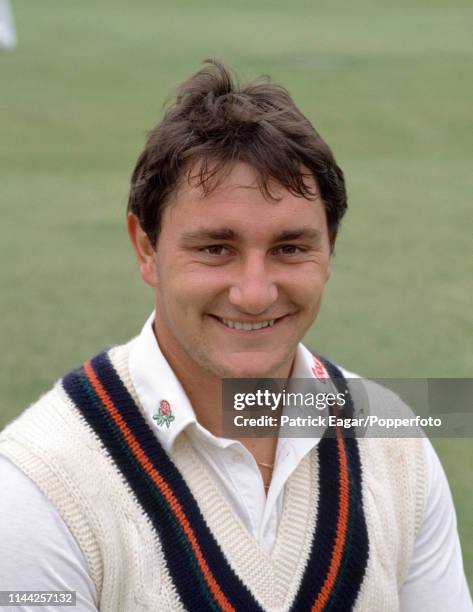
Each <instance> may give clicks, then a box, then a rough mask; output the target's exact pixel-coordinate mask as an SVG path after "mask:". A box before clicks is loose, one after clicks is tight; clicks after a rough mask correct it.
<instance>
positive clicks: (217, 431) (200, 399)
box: [153, 322, 292, 464]
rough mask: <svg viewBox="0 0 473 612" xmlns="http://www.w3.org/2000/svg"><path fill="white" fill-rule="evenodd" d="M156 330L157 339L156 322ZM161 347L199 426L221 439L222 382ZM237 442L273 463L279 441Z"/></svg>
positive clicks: (280, 375)
mask: <svg viewBox="0 0 473 612" xmlns="http://www.w3.org/2000/svg"><path fill="white" fill-rule="evenodd" d="M153 329H154V335H155V337H156V339H158V333H157V328H156V322H155V324H154V325H153ZM158 343H159V346H160V349H161V352H162V353H163V355H164V357H165V358H166V360H167V362H168V363H169V365H170V367H171V368H172V370H173V371H174V374H175V375H176V377H177V378H178V380H179V382H180V383H181V385H182V387H183V389H184V391H185V393H186V395H187V397H188V398H189V401H190V403H191V405H192V408H193V410H194V412H195V416H196V419H197V421H198V422H199V424H200V425H201V426H202V427H204V428H205V429H207V431H209V432H210V433H212V434H213V435H215V436H218V437H222V436H223V417H222V401H221V399H222V379H221V378H220V377H218V376H216V375H214V374H212V373H211V372H209V371H206V370H204V369H203V368H201V367H199V366H198V365H197V364H196V363H195V362H194V361H193V360H192V359H191V358H190V357H189V355H187V353H185V351H173V350H170V348H169V346H167V345H166V343H165V342H163V343H160V342H159V341H158ZM291 371H292V365H291V367H290V368H287V367H286V368H285V371H284V372H282V371H281V372H278V373H277V375H275V376H274V378H288V377H289V376H290V373H291ZM235 439H236V440H239V441H240V442H241V443H242V444H243V445H244V446H245V447H246V448H247V449H248V450H249V451H250V452H251V454H252V455H253V456H254V457H255V460H256V461H257V462H264V463H270V464H272V463H274V457H275V450H276V445H277V437H271V438H269V437H266V438H255V437H251V438H244V437H239V438H235Z"/></svg>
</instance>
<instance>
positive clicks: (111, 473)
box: [0, 345, 426, 612]
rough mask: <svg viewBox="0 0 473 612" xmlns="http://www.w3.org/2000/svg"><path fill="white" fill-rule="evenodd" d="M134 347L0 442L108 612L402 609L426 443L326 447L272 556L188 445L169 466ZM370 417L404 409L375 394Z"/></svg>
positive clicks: (92, 365) (291, 505)
mask: <svg viewBox="0 0 473 612" xmlns="http://www.w3.org/2000/svg"><path fill="white" fill-rule="evenodd" d="M129 346H130V345H125V346H121V347H116V348H114V349H111V350H110V351H109V352H108V354H106V353H103V354H101V355H99V356H98V357H96V358H94V359H93V360H91V361H89V362H87V364H85V366H84V367H83V368H81V369H79V370H77V371H75V372H73V373H71V374H70V375H68V376H67V377H65V378H64V379H63V381H60V382H59V383H58V384H57V385H56V386H55V387H54V389H53V390H51V391H50V392H49V393H48V394H46V395H45V396H43V397H42V398H41V399H40V400H39V401H38V402H37V403H36V404H34V405H33V406H32V407H30V408H29V409H28V410H27V411H25V412H24V413H23V414H22V415H21V416H20V417H18V418H17V419H16V420H15V421H14V422H13V423H11V424H10V425H9V426H8V427H7V428H6V429H5V430H4V431H3V432H2V433H1V435H0V453H2V454H3V455H5V456H6V457H8V458H9V459H10V460H11V461H13V462H14V463H15V464H16V465H18V466H19V467H20V468H21V469H22V470H23V471H24V472H25V473H26V474H27V475H28V476H29V477H30V478H31V479H32V480H34V481H35V482H36V484H37V485H38V486H39V488H40V489H41V490H42V491H43V492H44V493H45V494H46V496H47V497H48V498H49V499H50V500H51V501H52V503H53V504H54V505H55V506H56V508H57V509H58V511H59V512H60V514H61V516H62V517H63V519H64V521H65V522H66V524H67V525H68V527H69V529H70V531H71V532H72V534H73V535H74V537H75V538H76V540H77V542H78V544H79V546H80V548H81V550H82V552H83V554H84V556H85V559H86V561H87V563H88V565H89V571H90V575H91V577H92V579H93V581H94V583H95V585H96V590H97V597H98V607H99V609H100V610H102V611H107V612H108V611H110V612H121V611H123V612H134V611H141V610H159V611H160V612H161V611H175V610H176V611H177V610H192V611H194V610H236V611H238V612H252V611H254V612H256V611H260V610H267V611H271V612H283V611H290V610H291V611H293V612H302V611H305V610H310V609H312V610H334V611H340V612H342V611H345V610H352V609H353V610H357V611H363V612H366V611H367V612H371V611H372V612H384V611H386V612H388V611H395V610H398V609H399V598H398V594H399V589H400V586H401V584H402V582H403V580H404V579H405V577H406V575H407V571H408V568H409V563H410V559H411V556H412V551H413V546H414V540H415V535H416V533H417V530H418V529H419V526H420V523H421V520H422V514H423V510H424V504H425V496H426V484H425V464H424V457H423V449H422V444H421V440H418V439H402V440H395V439H394V440H390V439H362V440H355V439H342V438H341V437H336V438H328V437H324V438H323V439H322V440H321V442H320V443H319V445H318V446H317V447H316V448H315V449H314V450H313V451H312V452H311V453H310V454H309V455H308V456H306V457H305V458H304V459H303V460H302V461H301V463H300V464H299V466H298V468H297V469H296V470H295V472H294V473H293V474H292V476H291V477H290V479H289V481H288V482H287V484H286V487H285V493H284V506H283V512H282V517H281V521H280V525H279V529H278V534H277V538H276V543H275V546H274V548H273V550H272V552H271V554H270V555H267V554H266V553H265V552H264V551H263V550H262V549H261V547H260V546H259V545H258V543H257V542H256V541H255V539H254V538H253V537H252V535H251V534H250V533H249V532H248V531H247V530H246V529H245V527H244V526H243V524H242V523H241V522H240V520H239V518H238V517H237V516H236V515H235V514H234V512H233V510H232V509H231V507H230V506H229V505H228V503H227V501H226V500H225V499H224V498H223V496H222V494H221V493H220V491H219V490H218V488H217V486H216V485H215V483H214V481H213V480H212V478H211V476H210V475H209V474H208V473H207V471H206V469H205V467H204V465H203V463H202V462H201V461H200V459H199V456H198V455H197V453H196V452H195V451H194V449H193V447H192V446H191V444H190V443H189V441H188V439H187V436H186V434H185V433H183V434H182V435H181V436H180V437H179V438H178V440H177V441H176V444H175V446H174V448H173V451H172V455H171V457H168V456H167V455H166V453H165V452H164V450H163V449H162V447H161V446H160V445H159V443H158V441H157V439H156V438H155V436H154V434H153V432H152V431H151V430H150V429H149V427H148V425H147V424H146V423H145V421H144V419H143V416H142V414H141V411H142V409H141V407H140V405H139V401H138V397H137V395H136V392H135V390H134V388H133V385H132V382H131V378H130V374H129V370H128V353H129ZM366 390H367V392H368V394H369V399H370V403H372V405H376V404H378V403H379V404H382V406H383V409H385V410H386V411H387V412H389V409H390V406H391V407H394V404H396V405H398V404H399V399H398V398H397V397H396V396H395V395H393V394H392V393H390V392H388V391H386V390H385V389H383V388H381V387H379V386H377V385H374V384H371V383H368V384H367V388H366Z"/></svg>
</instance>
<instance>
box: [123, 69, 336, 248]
mask: <svg viewBox="0 0 473 612" xmlns="http://www.w3.org/2000/svg"><path fill="white" fill-rule="evenodd" d="M234 162H244V163H247V164H249V165H250V166H251V167H252V168H254V169H255V170H256V172H257V175H258V177H259V186H260V189H261V190H262V192H263V193H264V195H265V196H266V197H268V198H273V196H272V194H271V192H270V188H269V184H270V182H271V181H276V182H277V183H279V184H280V185H282V186H283V187H285V188H286V189H287V190H288V191H290V192H291V193H292V194H294V195H297V196H302V197H305V198H308V199H314V198H315V197H316V195H317V194H316V193H315V192H314V190H313V187H312V186H311V183H310V182H309V181H307V180H304V179H305V178H306V177H307V176H308V175H307V171H308V172H309V175H312V176H313V177H314V178H315V180H316V183H317V185H318V188H319V191H320V195H321V197H322V200H323V204H324V207H325V212H326V216H327V222H328V230H329V237H330V244H331V248H332V250H333V246H334V243H335V238H336V236H337V232H338V229H339V225H340V221H341V219H342V217H343V215H344V214H345V211H346V208H347V195H346V189H345V181H344V177H343V172H342V170H341V169H340V168H339V166H338V165H337V163H336V161H335V158H334V156H333V154H332V151H331V150H330V147H329V146H328V145H327V144H326V143H325V142H324V140H323V139H322V138H321V137H320V135H319V134H318V133H317V131H316V130H315V129H314V127H313V126H312V124H311V123H310V121H309V120H308V119H307V118H306V117H305V116H304V115H303V114H302V113H301V111H300V110H299V109H298V108H297V106H296V105H295V104H294V102H293V100H292V98H291V96H290V95H289V93H288V91H287V90H286V89H284V87H282V86H281V85H278V84H275V83H273V82H271V81H270V79H269V78H268V77H264V78H260V79H258V80H257V81H254V82H252V83H250V84H248V85H246V86H244V87H243V86H240V85H239V83H238V82H237V80H236V79H234V78H233V77H232V75H231V74H230V72H229V70H228V69H227V68H226V67H225V65H224V64H223V63H222V62H220V61H218V60H215V59H208V60H206V61H205V63H204V67H203V68H202V69H201V70H199V72H197V73H196V74H194V75H193V76H192V77H190V78H189V79H188V80H187V81H184V82H183V83H182V84H181V85H180V86H179V87H178V90H177V97H176V101H175V103H174V104H173V105H172V106H170V107H169V108H168V110H167V111H166V112H165V114H164V117H163V119H162V121H161V122H160V123H159V124H158V125H157V126H156V127H155V128H154V129H153V130H151V132H150V133H149V135H148V139H147V142H146V145H145V147H144V150H143V152H142V153H141V155H140V157H139V158H138V161H137V163H136V166H135V169H134V171H133V175H132V178H131V188H130V194H129V199H128V211H129V212H132V213H133V214H134V215H136V217H138V219H139V222H140V225H141V227H142V228H143V230H144V231H145V232H146V234H147V236H148V237H149V239H150V241H151V243H152V244H153V245H156V243H157V240H158V237H159V232H160V225H161V218H162V214H163V210H164V208H165V206H166V205H167V204H168V202H169V200H170V196H172V194H173V193H174V192H175V191H176V189H177V188H178V187H179V185H180V182H181V181H182V180H183V178H184V177H185V176H187V179H188V180H190V179H191V178H192V179H193V180H194V179H195V180H197V182H198V185H199V186H200V187H202V189H203V191H204V194H207V193H209V192H210V191H211V190H212V189H214V188H215V186H216V185H217V184H218V180H219V177H220V176H221V175H222V170H225V169H228V168H229V167H230V166H231V164H232V163H234ZM196 168H197V170H196ZM194 171H195V172H194ZM193 172H194V174H192V175H191V173H193ZM273 199H276V198H273Z"/></svg>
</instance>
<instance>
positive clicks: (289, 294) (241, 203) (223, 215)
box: [155, 164, 330, 379]
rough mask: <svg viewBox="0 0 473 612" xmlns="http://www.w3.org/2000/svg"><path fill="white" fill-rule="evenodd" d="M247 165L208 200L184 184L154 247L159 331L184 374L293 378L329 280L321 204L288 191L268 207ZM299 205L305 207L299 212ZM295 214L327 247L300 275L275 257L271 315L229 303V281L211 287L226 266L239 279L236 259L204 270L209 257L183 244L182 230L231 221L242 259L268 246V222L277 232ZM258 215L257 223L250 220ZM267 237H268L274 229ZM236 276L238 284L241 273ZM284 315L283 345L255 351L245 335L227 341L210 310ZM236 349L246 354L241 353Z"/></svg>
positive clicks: (166, 350) (232, 315) (163, 347)
mask: <svg viewBox="0 0 473 612" xmlns="http://www.w3.org/2000/svg"><path fill="white" fill-rule="evenodd" d="M238 166H239V167H238ZM242 166H243V165H241V164H240V165H237V167H236V170H235V171H232V172H230V173H229V175H228V177H227V178H226V179H225V181H224V184H222V185H221V186H220V187H219V188H217V189H216V190H215V191H214V193H213V194H210V196H209V197H207V198H202V196H200V197H197V196H196V193H195V192H192V187H191V186H189V185H188V186H185V185H184V186H183V187H181V190H180V192H179V194H178V196H177V198H176V200H175V202H174V203H173V204H172V205H171V207H170V208H169V209H168V210H166V211H165V214H164V215H163V227H162V232H161V236H160V239H159V242H158V248H157V251H156V272H157V285H156V321H155V334H156V336H157V338H158V342H159V344H160V347H161V350H162V351H163V353H164V355H165V357H166V358H167V359H168V361H169V363H170V364H171V366H172V367H173V369H175V370H176V369H179V370H180V372H181V374H183V375H184V376H185V375H190V376H192V377H193V378H196V379H198V378H199V375H201V376H207V377H215V378H217V379H221V378H232V377H235V376H236V377H241V378H253V377H268V378H273V377H274V378H283V377H286V376H288V375H289V373H290V370H291V367H292V363H293V360H294V355H295V350H296V347H297V344H298V342H299V341H300V339H301V338H302V336H303V335H304V334H305V332H306V331H307V330H308V329H309V327H310V325H311V324H312V322H313V321H314V319H315V318H316V316H317V314H318V311H319V307H320V303H321V296H322V291H323V285H324V284H325V281H326V279H327V278H323V277H324V274H325V272H324V270H323V269H322V268H324V266H325V267H327V265H328V264H327V261H328V260H329V258H330V256H329V250H330V249H329V245H328V232H327V227H326V220H325V213H324V211H323V205H322V203H321V202H318V203H317V202H310V203H308V201H307V200H304V199H299V198H294V196H290V194H287V192H286V194H284V192H283V194H284V195H285V198H286V199H283V201H282V204H280V203H279V204H278V203H271V204H268V202H267V201H266V202H265V201H264V198H263V196H262V194H261V192H260V191H259V190H257V192H255V189H254V186H255V176H254V173H253V174H252V173H251V169H248V168H247V167H246V168H245V167H242ZM301 200H302V201H301ZM316 206H319V207H320V208H319V209H318V210H316V212H317V214H316V215H315V214H314V211H313V210H312V209H311V207H316ZM300 210H301V211H302V212H300V213H299V211H300ZM294 213H298V214H300V216H301V219H302V221H303V222H304V223H306V224H309V225H310V224H312V225H313V226H317V227H318V229H319V230H320V232H321V233H323V234H324V240H325V242H326V244H325V243H324V247H323V249H322V248H320V249H319V251H317V252H316V253H315V255H314V257H313V261H312V262H311V261H310V258H309V259H308V261H307V262H305V264H304V265H305V267H304V271H305V276H304V277H301V272H300V271H299V272H298V270H300V266H298V265H297V264H296V265H295V266H293V267H292V268H290V267H289V265H288V263H289V262H285V261H282V262H279V260H277V261H276V263H278V266H279V267H278V266H275V264H273V267H274V266H275V268H274V269H276V268H277V270H279V269H280V270H281V272H278V274H279V276H278V282H279V284H280V285H281V286H282V288H281V287H280V288H279V289H278V291H279V292H280V293H279V297H278V302H277V303H276V304H275V305H269V306H268V311H267V313H266V314H265V313H264V312H262V313H256V312H252V313H250V312H249V309H246V308H245V305H244V304H235V303H231V302H230V300H229V298H228V286H226V285H225V283H223V284H221V287H220V286H218V283H214V284H212V282H213V281H212V278H216V277H218V275H219V274H220V270H228V277H229V279H230V278H234V277H235V278H237V277H236V276H235V271H234V270H235V266H236V264H235V263H234V262H233V261H232V260H231V259H230V260H229V261H228V262H225V266H226V267H225V266H223V265H222V266H219V265H218V266H215V265H214V264H213V262H212V265H208V266H207V267H206V263H207V262H205V261H204V263H202V262H201V261H200V260H199V258H197V260H195V259H196V258H195V257H194V256H193V255H192V250H191V249H189V251H188V252H185V251H183V250H182V249H180V248H179V246H178V242H179V236H180V232H181V230H182V231H183V230H184V229H187V230H192V229H195V228H196V227H201V226H209V227H219V226H228V225H232V224H233V227H235V228H236V230H237V231H239V232H240V233H241V235H242V236H243V237H244V240H243V241H242V243H241V244H240V243H237V244H236V245H235V246H233V245H232V246H231V248H232V249H233V248H234V251H235V253H237V254H238V256H239V257H240V256H243V254H244V253H245V249H250V250H251V249H253V251H254V250H255V249H256V248H258V249H259V248H260V247H261V245H266V242H265V241H266V239H267V236H266V234H265V231H266V230H265V229H264V228H265V226H266V225H268V228H269V225H271V224H272V225H271V231H273V230H274V229H277V228H279V229H287V227H288V226H289V225H290V224H291V223H292V225H294V221H293V220H294ZM252 215H253V217H254V223H253V224H251V223H250V224H249V223H248V220H249V219H252ZM302 221H301V222H302ZM258 226H261V227H263V231H262V233H261V232H260V233H258V232H255V227H258ZM267 235H268V236H270V232H269V229H268V232H267ZM258 241H259V242H258ZM248 245H249V246H248ZM264 249H266V246H264V248H263V247H261V251H264ZM322 251H323V252H322ZM314 252H315V251H314ZM272 269H273V268H272ZM288 271H289V272H288ZM311 272H312V273H313V278H312V277H311ZM232 275H233V276H232ZM291 275H292V277H293V278H292V279H291ZM294 278H296V280H294ZM281 279H282V280H281ZM301 279H302V282H301ZM308 279H309V280H308ZM237 280H238V282H240V279H239V278H238V279H237ZM199 283H200V285H202V287H203V289H202V287H200V286H199ZM291 283H292V284H291ZM311 284H312V286H311ZM286 285H287V286H286ZM304 285H305V286H304ZM206 287H207V289H206ZM206 290H207V292H208V295H206V293H205V292H206ZM281 296H282V297H281ZM286 312H287V313H291V316H292V319H290V324H289V323H288V324H287V325H288V327H287V329H286V330H285V331H284V333H283V334H282V335H281V336H280V337H281V339H282V341H281V343H280V344H278V345H277V346H276V345H274V344H273V345H271V344H267V345H265V344H264V343H263V344H262V349H263V350H256V349H258V346H255V345H251V344H247V343H246V342H245V341H244V340H241V339H240V341H239V340H238V339H235V336H232V335H231V334H230V333H229V335H228V341H226V340H227V338H226V332H225V330H224V329H223V330H220V328H218V327H217V328H216V327H212V326H215V325H217V326H218V325H220V324H219V323H216V322H214V321H212V320H210V319H209V318H208V317H209V315H219V316H225V317H227V318H234V319H236V320H239V319H242V320H248V318H250V319H255V320H260V318H263V319H264V318H265V317H266V316H267V317H268V318H269V317H271V316H272V315H273V314H274V313H276V314H285V313H286ZM277 337H278V336H275V338H277ZM252 347H253V348H252ZM238 353H241V354H242V355H243V357H242V358H239V357H238ZM235 364H237V365H235ZM176 373H177V372H176Z"/></svg>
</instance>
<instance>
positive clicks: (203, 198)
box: [162, 162, 326, 234]
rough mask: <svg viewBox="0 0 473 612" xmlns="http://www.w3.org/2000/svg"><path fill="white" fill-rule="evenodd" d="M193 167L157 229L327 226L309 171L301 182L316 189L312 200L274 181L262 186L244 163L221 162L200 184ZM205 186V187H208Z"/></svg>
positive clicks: (262, 230)
mask: <svg viewBox="0 0 473 612" xmlns="http://www.w3.org/2000/svg"><path fill="white" fill-rule="evenodd" d="M198 172H199V171H198V169H197V171H194V169H191V171H190V172H189V175H188V176H189V178H188V180H182V181H181V184H180V185H179V188H178V189H177V191H176V193H175V195H174V197H173V199H172V201H171V202H170V204H169V206H168V207H167V208H166V210H165V211H164V215H163V219H162V230H163V231H166V227H168V229H170V227H169V226H173V228H174V230H176V231H178V230H180V231H182V232H185V231H189V229H192V228H199V229H205V228H210V229H211V228H217V227H222V226H225V227H228V228H234V229H235V231H236V232H237V233H238V234H241V233H245V234H248V233H249V232H253V233H259V234H261V233H268V232H269V233H271V232H272V231H275V232H280V231H281V228H282V227H285V228H286V229H291V227H296V226H297V227H300V226H301V224H302V225H304V226H313V227H314V228H317V229H322V228H323V227H325V226H326V219H325V211H324V206H323V202H322V199H321V197H320V195H319V192H318V188H317V184H316V182H315V179H314V178H313V177H312V176H309V175H308V176H307V178H306V179H305V181H307V182H310V183H309V186H310V187H311V189H312V191H314V192H315V197H314V198H311V199H307V198H303V197H301V196H297V195H294V194H292V193H291V192H290V191H288V190H287V189H286V188H285V187H284V186H282V185H281V184H280V183H278V182H277V181H275V180H272V181H270V182H269V183H268V191H269V194H268V193H265V192H264V190H263V189H262V188H261V181H260V177H259V175H258V173H257V171H256V170H255V169H253V168H252V167H251V166H249V165H247V164H244V163H240V162H238V163H235V164H234V165H232V166H231V167H226V168H224V169H223V171H222V172H221V173H219V174H218V175H217V176H215V177H213V178H210V179H209V180H210V181H211V183H210V185H206V186H205V187H203V186H202V184H201V182H200V180H199V179H198V178H197V177H198V176H199V173H198ZM209 187H210V188H209Z"/></svg>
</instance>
